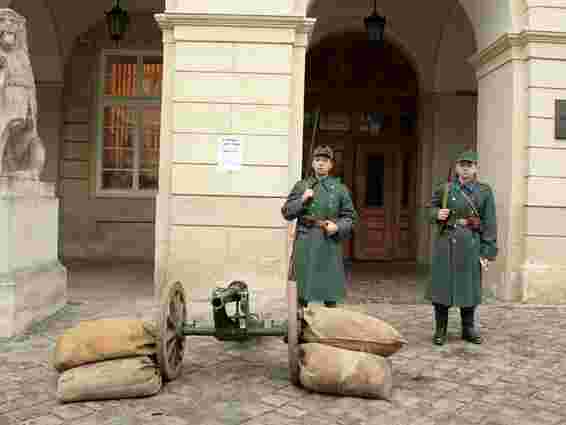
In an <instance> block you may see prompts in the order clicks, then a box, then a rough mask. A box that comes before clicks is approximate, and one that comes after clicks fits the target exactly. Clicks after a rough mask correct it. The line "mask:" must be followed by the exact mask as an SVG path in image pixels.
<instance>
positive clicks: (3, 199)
mask: <svg viewBox="0 0 566 425" xmlns="http://www.w3.org/2000/svg"><path fill="white" fill-rule="evenodd" d="M58 210H59V200H58V199H57V197H56V196H55V190H54V185H53V184H48V183H44V182H40V181H34V180H23V179H19V178H11V177H0V337H11V336H14V335H17V334H21V333H22V332H23V331H24V330H25V329H26V328H28V327H29V326H30V325H31V324H32V322H36V321H39V320H43V319H45V318H46V317H47V316H49V315H51V314H53V313H55V312H56V311H57V310H59V309H60V308H61V307H63V306H64V305H65V303H66V302H67V270H66V269H65V267H63V265H62V264H61V263H60V262H59V256H58V249H57V242H58V237H59V231H58V228H59V213H58Z"/></svg>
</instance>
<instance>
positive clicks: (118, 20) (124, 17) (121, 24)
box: [106, 0, 130, 44]
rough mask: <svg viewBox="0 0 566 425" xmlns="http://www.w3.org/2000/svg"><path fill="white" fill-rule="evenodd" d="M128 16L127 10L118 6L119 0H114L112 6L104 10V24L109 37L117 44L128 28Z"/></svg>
mask: <svg viewBox="0 0 566 425" xmlns="http://www.w3.org/2000/svg"><path fill="white" fill-rule="evenodd" d="M129 23H130V17H129V15H128V12H126V11H125V10H124V9H122V8H121V7H120V0H115V2H114V7H113V8H112V10H110V11H109V12H106V24H107V26H108V33H109V34H110V38H111V39H112V40H113V41H114V42H115V43H116V44H118V43H119V42H120V40H122V39H123V38H124V34H125V33H126V31H127V30H128V24H129Z"/></svg>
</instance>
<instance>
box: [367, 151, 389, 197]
mask: <svg viewBox="0 0 566 425" xmlns="http://www.w3.org/2000/svg"><path fill="white" fill-rule="evenodd" d="M367 170H368V171H367V175H366V188H367V189H366V190H367V191H366V207H374V208H383V202H384V198H385V192H384V188H385V182H384V180H385V156H384V155H383V154H380V155H369V156H368V159H367Z"/></svg>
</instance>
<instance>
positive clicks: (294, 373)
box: [287, 280, 301, 386]
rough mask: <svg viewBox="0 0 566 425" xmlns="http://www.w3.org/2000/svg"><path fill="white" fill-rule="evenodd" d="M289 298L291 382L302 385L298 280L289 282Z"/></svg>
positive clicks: (288, 336)
mask: <svg viewBox="0 0 566 425" xmlns="http://www.w3.org/2000/svg"><path fill="white" fill-rule="evenodd" d="M287 300H288V303H289V308H288V312H289V317H288V320H287V345H288V348H289V378H290V379H291V382H292V383H293V384H294V385H296V386H300V385H301V381H300V379H299V376H300V368H299V337H300V335H301V319H300V318H299V308H300V307H299V300H298V298H297V282H295V281H293V280H289V281H288V282H287Z"/></svg>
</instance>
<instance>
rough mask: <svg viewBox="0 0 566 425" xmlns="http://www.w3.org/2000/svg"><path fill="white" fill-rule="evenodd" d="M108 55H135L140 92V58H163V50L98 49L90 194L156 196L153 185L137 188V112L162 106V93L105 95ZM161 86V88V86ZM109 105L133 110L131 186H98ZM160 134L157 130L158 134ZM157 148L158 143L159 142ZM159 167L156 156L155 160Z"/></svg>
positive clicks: (140, 127) (139, 135) (139, 118)
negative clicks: (148, 187)
mask: <svg viewBox="0 0 566 425" xmlns="http://www.w3.org/2000/svg"><path fill="white" fill-rule="evenodd" d="M111 56H134V57H136V58H137V67H136V77H137V80H136V90H137V93H143V91H142V90H143V58H144V57H148V56H149V57H159V58H161V60H162V61H163V51H161V50H131V49H102V50H101V51H100V56H99V71H98V72H97V73H96V78H97V81H96V91H97V92H96V94H97V96H96V120H95V132H96V133H95V134H96V136H95V140H96V142H95V144H96V154H95V167H94V168H95V173H96V176H95V179H94V180H95V187H94V195H95V197H97V198H150V199H153V198H155V197H156V195H157V193H158V191H159V187H158V188H157V189H146V190H141V189H139V175H140V169H141V168H140V155H141V145H140V144H141V143H142V141H143V120H142V114H140V113H139V112H140V111H141V110H142V108H143V107H147V106H153V107H157V108H158V109H159V110H160V111H161V110H162V102H161V101H162V96H163V92H162V94H161V96H136V97H128V96H109V95H106V94H105V85H106V64H107V59H108V58H109V57H111ZM162 89H163V88H162ZM112 105H123V106H127V107H128V108H134V109H135V110H136V114H137V122H136V131H135V137H134V159H133V161H134V168H133V170H134V175H133V186H134V188H132V189H103V188H102V170H103V151H104V108H105V107H106V106H112ZM160 138H161V134H160ZM159 149H160V150H161V143H160V146H159ZM157 165H158V167H159V160H158V164H157Z"/></svg>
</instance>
